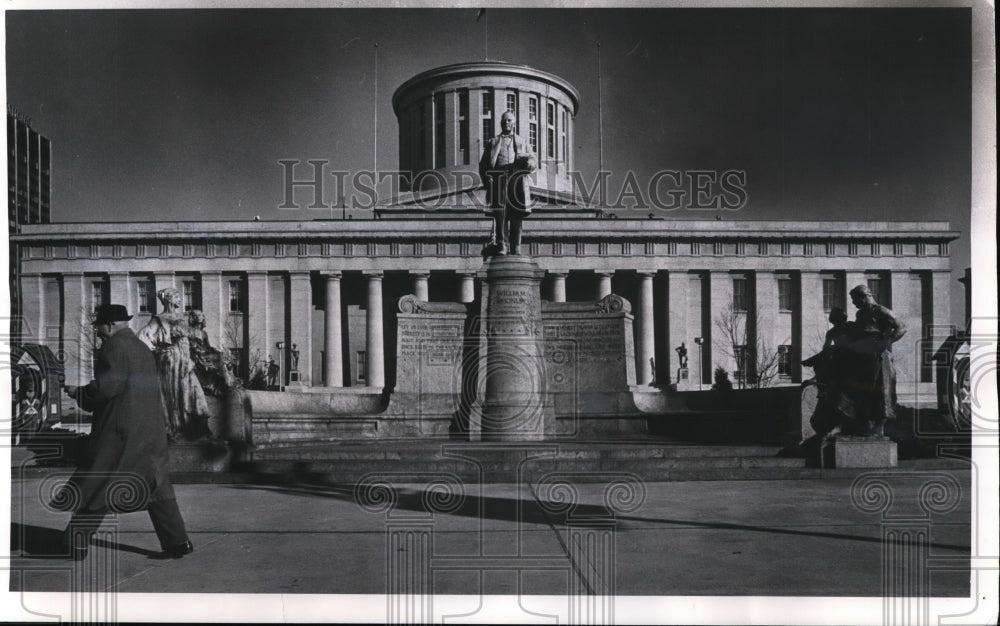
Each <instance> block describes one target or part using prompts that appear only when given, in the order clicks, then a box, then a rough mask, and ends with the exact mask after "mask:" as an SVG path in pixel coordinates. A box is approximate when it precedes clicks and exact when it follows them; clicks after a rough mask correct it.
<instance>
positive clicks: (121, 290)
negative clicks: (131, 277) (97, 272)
mask: <svg viewBox="0 0 1000 626" xmlns="http://www.w3.org/2000/svg"><path fill="white" fill-rule="evenodd" d="M108 298H109V302H108V304H122V305H125V308H127V309H128V313H129V315H135V314H136V313H138V311H136V310H135V304H134V303H133V302H132V301H131V300H130V299H129V294H128V272H108Z"/></svg>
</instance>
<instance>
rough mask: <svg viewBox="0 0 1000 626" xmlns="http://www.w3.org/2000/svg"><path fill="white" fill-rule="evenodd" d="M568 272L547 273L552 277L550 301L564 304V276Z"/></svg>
mask: <svg viewBox="0 0 1000 626" xmlns="http://www.w3.org/2000/svg"><path fill="white" fill-rule="evenodd" d="M567 273H568V272H549V276H551V277H552V301H553V302H566V275H567Z"/></svg>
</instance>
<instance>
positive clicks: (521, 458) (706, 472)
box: [231, 444, 806, 483]
mask: <svg viewBox="0 0 1000 626" xmlns="http://www.w3.org/2000/svg"><path fill="white" fill-rule="evenodd" d="M352 448H353V447H352ZM543 451H545V448H544V447H543V446H537V447H523V448H522V449H502V448H493V447H491V446H488V445H486V446H469V445H468V444H466V445H463V446H458V447H454V448H444V449H441V448H430V447H426V446H424V447H422V448H420V449H417V448H416V447H409V448H406V449H401V448H400V447H398V446H397V447H394V448H391V449H386V450H381V451H379V450H367V451H360V450H355V449H351V448H347V449H344V450H336V449H332V448H326V449H320V448H311V449H309V450H303V449H297V450H290V449H289V450H284V451H276V450H268V451H259V452H264V453H265V454H260V453H255V454H254V456H253V458H252V459H247V460H242V461H235V462H234V463H233V465H232V467H231V472H235V473H237V474H250V475H253V476H256V477H267V476H271V477H285V478H294V477H298V478H300V479H303V480H316V481H321V482H353V481H357V480H359V479H360V478H361V477H362V476H365V475H366V474H370V473H384V474H392V475H395V476H407V475H409V476H413V479H414V480H420V476H421V475H426V474H434V473H447V474H452V475H454V476H456V477H458V478H459V479H461V480H463V481H469V482H489V483H496V482H512V481H519V480H523V479H527V480H532V479H537V478H539V477H541V476H544V475H546V474H550V473H568V474H574V475H576V476H578V477H580V479H581V480H586V481H592V482H600V481H602V480H605V479H606V476H607V475H610V474H612V473H629V474H634V475H636V476H639V477H640V478H641V479H643V480H734V479H740V478H748V479H763V478H771V479H784V478H789V477H790V474H789V472H792V473H794V472H799V471H802V470H805V469H806V467H805V465H806V464H805V461H804V460H803V459H795V458H784V457H778V456H775V454H776V452H777V449H775V448H769V447H753V446H748V447H743V446H736V447H732V448H730V447H726V446H678V447H662V446H660V447H650V446H634V447H631V448H627V447H626V448H624V449H615V448H613V447H610V446H608V447H604V448H603V449H602V448H601V447H597V448H596V449H587V448H583V447H581V448H576V447H575V446H574V447H572V448H567V449H561V450H556V451H555V452H556V453H555V454H553V455H550V456H537V457H533V458H526V457H527V456H528V455H529V454H539V453H541V452H543ZM451 455H461V458H455V457H454V456H451ZM281 457H284V458H281Z"/></svg>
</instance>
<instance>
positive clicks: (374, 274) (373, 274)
mask: <svg viewBox="0 0 1000 626" xmlns="http://www.w3.org/2000/svg"><path fill="white" fill-rule="evenodd" d="M361 275H362V276H364V277H365V278H367V279H368V280H373V279H378V280H382V276H383V272H382V270H364V271H363V272H361Z"/></svg>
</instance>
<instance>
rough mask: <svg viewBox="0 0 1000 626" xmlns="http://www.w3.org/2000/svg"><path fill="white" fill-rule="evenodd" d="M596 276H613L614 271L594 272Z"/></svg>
mask: <svg viewBox="0 0 1000 626" xmlns="http://www.w3.org/2000/svg"><path fill="white" fill-rule="evenodd" d="M594 274H595V275H596V276H614V275H615V270H594Z"/></svg>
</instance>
